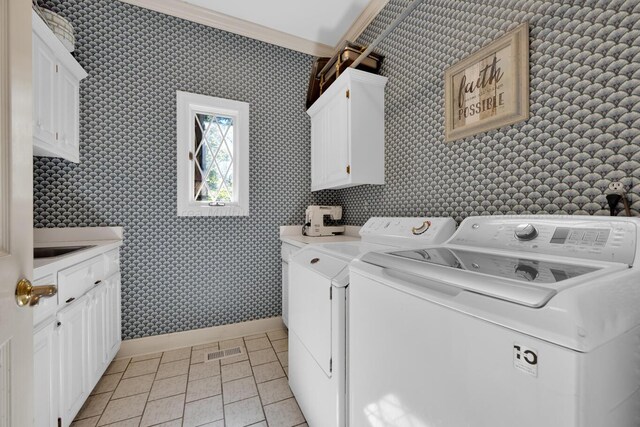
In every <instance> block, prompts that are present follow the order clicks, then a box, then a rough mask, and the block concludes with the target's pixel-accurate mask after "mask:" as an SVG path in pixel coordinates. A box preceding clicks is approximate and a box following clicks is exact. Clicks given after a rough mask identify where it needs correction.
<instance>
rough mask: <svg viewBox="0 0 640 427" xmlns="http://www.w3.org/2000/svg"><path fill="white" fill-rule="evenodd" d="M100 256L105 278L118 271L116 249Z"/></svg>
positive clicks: (118, 253)
mask: <svg viewBox="0 0 640 427" xmlns="http://www.w3.org/2000/svg"><path fill="white" fill-rule="evenodd" d="M102 256H103V257H104V277H105V278H107V277H111V275H112V274H115V273H117V272H118V271H120V251H119V250H118V249H114V250H111V251H109V252H107V253H105V254H104V255H102Z"/></svg>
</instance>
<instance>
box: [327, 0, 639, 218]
mask: <svg viewBox="0 0 640 427" xmlns="http://www.w3.org/2000/svg"><path fill="white" fill-rule="evenodd" d="M409 3H410V1H409V0H391V1H390V2H389V4H387V6H386V7H385V8H384V9H383V11H382V12H381V13H380V14H379V15H378V17H376V19H375V20H374V21H373V22H372V24H371V25H370V26H369V27H368V28H367V30H366V31H365V32H364V33H363V35H362V36H361V37H360V40H359V41H360V42H361V43H363V44H365V45H367V44H369V43H371V42H372V41H373V39H374V38H375V37H376V36H377V35H378V34H379V33H380V32H381V31H382V30H383V29H384V28H386V27H387V26H388V25H389V24H390V23H391V22H392V21H393V20H394V19H395V17H396V16H397V15H398V14H399V13H401V11H402V10H403V9H404V8H405V7H406V6H407V5H408V4H409ZM523 21H529V25H530V64H531V66H530V92H531V95H530V108H531V117H530V119H529V120H527V121H525V122H522V123H518V124H515V125H513V126H507V127H504V128H501V129H498V130H494V131H490V132H487V133H482V134H478V135H476V136H473V137H468V138H465V139H462V140H458V141H455V142H453V143H445V142H444V109H443V105H444V80H443V70H444V69H445V68H447V67H448V66H449V65H451V64H453V63H455V62H456V61H458V60H460V59H462V58H464V57H466V56H467V55H469V54H470V53H473V52H474V51H476V50H477V49H478V48H480V47H482V46H483V45H485V44H487V43H489V42H491V41H492V40H494V39H496V38H497V37H499V36H500V35H502V34H504V32H506V31H508V30H510V29H512V28H514V27H515V26H517V25H518V24H519V23H521V22H523ZM377 50H378V51H379V52H380V53H382V54H383V55H385V60H384V63H383V65H382V70H381V74H383V75H385V76H387V77H389V82H388V84H387V88H386V100H385V102H386V104H385V114H386V118H385V126H386V129H385V132H386V138H385V144H386V147H385V151H386V158H385V160H386V174H385V177H386V185H384V186H361V187H354V188H350V189H346V190H341V191H340V198H341V203H342V205H343V206H344V214H345V218H346V221H347V222H348V223H350V224H363V223H364V222H365V221H366V220H367V219H368V218H369V217H371V216H405V215H406V216H420V215H435V216H451V217H453V218H455V219H456V220H458V221H460V220H462V219H464V218H465V217H467V216H470V215H487V214H519V213H550V214H602V215H608V210H607V209H605V207H607V203H606V200H605V190H606V189H607V187H608V185H609V183H610V182H611V181H612V180H613V181H615V180H622V181H623V182H624V183H625V184H626V186H627V188H628V189H629V190H630V194H629V199H630V202H631V203H632V209H633V211H634V213H635V214H637V213H638V210H640V196H639V193H640V168H639V166H640V163H639V162H640V1H638V0H626V1H625V0H598V1H596V0H582V1H574V2H562V1H530V0H477V1H470V0H463V1H460V0H425V1H424V2H423V3H422V4H421V5H420V6H419V7H418V9H416V10H415V11H413V13H412V14H411V15H409V17H408V18H407V19H405V20H404V21H403V22H402V23H401V24H400V26H399V27H398V28H396V29H395V30H394V31H393V32H392V33H391V34H390V35H389V36H388V37H387V38H386V39H385V40H383V41H382V43H381V44H380V47H379V48H378V49H377ZM620 208H621V206H620Z"/></svg>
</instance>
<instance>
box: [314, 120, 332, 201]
mask: <svg viewBox="0 0 640 427" xmlns="http://www.w3.org/2000/svg"><path fill="white" fill-rule="evenodd" d="M327 134H328V123H327V110H326V109H322V110H320V111H318V112H317V113H316V115H315V116H313V117H312V118H311V190H312V191H314V190H319V189H321V188H322V186H323V184H324V183H325V182H326V170H325V164H326V160H325V148H324V147H325V145H326V144H327Z"/></svg>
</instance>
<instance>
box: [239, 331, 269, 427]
mask: <svg viewBox="0 0 640 427" xmlns="http://www.w3.org/2000/svg"><path fill="white" fill-rule="evenodd" d="M265 335H266V334H265ZM267 340H269V337H267ZM249 341H251V340H249ZM269 344H271V341H269ZM244 346H245V348H246V347H247V342H246V340H245V341H244ZM247 357H249V350H247ZM256 366H258V365H256ZM249 368H251V376H252V378H253V383H254V384H255V385H256V393H258V401H259V402H260V410H261V411H262V419H263V420H264V422H265V423H266V424H267V427H268V426H269V422H268V421H267V413H266V412H265V411H264V405H263V404H262V396H260V389H259V388H258V382H257V381H256V373H255V371H254V370H253V365H252V364H251V358H249ZM258 422H260V421H258ZM254 424H257V423H254Z"/></svg>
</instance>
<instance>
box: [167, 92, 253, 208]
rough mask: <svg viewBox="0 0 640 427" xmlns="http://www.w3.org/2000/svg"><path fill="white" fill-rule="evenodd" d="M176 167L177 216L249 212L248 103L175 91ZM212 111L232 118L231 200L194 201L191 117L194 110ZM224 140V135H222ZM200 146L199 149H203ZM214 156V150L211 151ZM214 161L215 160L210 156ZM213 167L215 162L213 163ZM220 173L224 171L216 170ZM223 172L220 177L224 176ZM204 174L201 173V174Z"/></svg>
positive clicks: (192, 127)
mask: <svg viewBox="0 0 640 427" xmlns="http://www.w3.org/2000/svg"><path fill="white" fill-rule="evenodd" d="M176 102H177V131H178V132H177V137H178V141H177V153H178V157H177V162H178V163H177V171H178V182H177V186H178V191H177V196H178V203H177V206H178V212H177V214H178V216H248V215H249V104H248V103H247V102H242V101H234V100H230V99H223V98H216V97H213V96H207V95H199V94H195V93H189V92H181V91H178V92H177V96H176ZM201 113H204V114H213V115H220V116H225V117H229V118H232V120H233V143H232V146H233V147H232V151H233V160H232V166H231V167H232V168H233V171H232V172H233V183H232V186H233V189H232V191H231V193H232V198H231V202H230V203H227V204H218V203H217V202H216V203H215V204H213V202H211V203H209V202H204V201H197V200H195V198H194V195H193V191H194V187H193V185H194V173H195V164H196V162H195V160H194V155H197V152H196V151H195V150H194V148H193V141H194V138H195V135H194V119H195V117H196V115H197V114H201ZM222 138H223V139H225V140H226V136H225V135H222ZM222 144H224V145H225V146H226V142H223V143H222ZM206 149H207V148H206V147H203V150H206ZM213 157H214V158H215V153H214V154H213ZM214 162H215V160H214ZM214 167H216V168H217V166H215V165H214ZM219 172H221V173H225V172H223V171H221V170H219ZM225 176H226V175H223V176H222V177H221V179H222V180H224V179H225ZM203 178H204V177H203Z"/></svg>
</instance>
